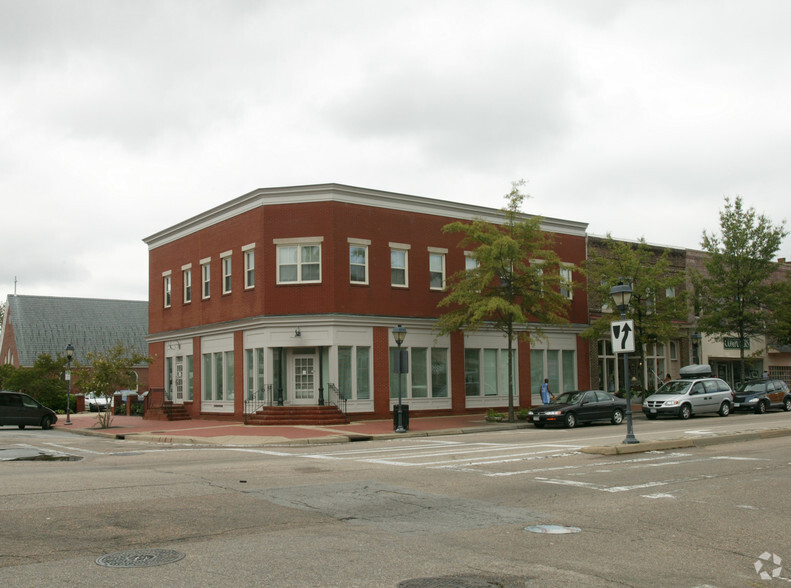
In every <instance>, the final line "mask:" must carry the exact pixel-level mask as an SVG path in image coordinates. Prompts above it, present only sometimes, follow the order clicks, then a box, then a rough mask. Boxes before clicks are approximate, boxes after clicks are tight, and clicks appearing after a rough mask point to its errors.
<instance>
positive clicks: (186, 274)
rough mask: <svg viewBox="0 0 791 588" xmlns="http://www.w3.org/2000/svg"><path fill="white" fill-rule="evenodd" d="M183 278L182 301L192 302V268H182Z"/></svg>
mask: <svg viewBox="0 0 791 588" xmlns="http://www.w3.org/2000/svg"><path fill="white" fill-rule="evenodd" d="M182 275H183V278H184V303H185V304H187V303H188V302H192V268H189V267H188V268H186V269H184V270H183V274H182Z"/></svg>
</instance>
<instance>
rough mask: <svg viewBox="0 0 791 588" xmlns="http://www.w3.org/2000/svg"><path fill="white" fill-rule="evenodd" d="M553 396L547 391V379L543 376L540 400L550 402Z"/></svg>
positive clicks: (545, 402)
mask: <svg viewBox="0 0 791 588" xmlns="http://www.w3.org/2000/svg"><path fill="white" fill-rule="evenodd" d="M554 399H555V397H554V396H553V395H552V392H550V391H549V380H548V379H546V378H544V383H543V384H541V402H543V403H544V404H550V402H551V401H552V400H554Z"/></svg>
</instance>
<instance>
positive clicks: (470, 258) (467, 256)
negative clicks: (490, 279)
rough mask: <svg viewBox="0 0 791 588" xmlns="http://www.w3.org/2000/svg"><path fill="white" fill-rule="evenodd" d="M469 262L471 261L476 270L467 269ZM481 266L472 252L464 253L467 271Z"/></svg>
mask: <svg viewBox="0 0 791 588" xmlns="http://www.w3.org/2000/svg"><path fill="white" fill-rule="evenodd" d="M468 261H471V262H472V263H474V264H475V267H474V268H469V267H467V262H468ZM480 266H481V264H480V263H478V260H477V259H475V258H474V257H473V252H472V251H465V252H464V269H465V270H467V271H469V270H471V269H478V268H479V267H480Z"/></svg>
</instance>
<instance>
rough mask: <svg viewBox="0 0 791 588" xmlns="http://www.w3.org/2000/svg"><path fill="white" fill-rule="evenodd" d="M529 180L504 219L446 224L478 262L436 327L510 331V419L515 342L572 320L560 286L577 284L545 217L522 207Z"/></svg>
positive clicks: (455, 280) (510, 199)
mask: <svg viewBox="0 0 791 588" xmlns="http://www.w3.org/2000/svg"><path fill="white" fill-rule="evenodd" d="M523 184H524V181H523V180H522V181H518V182H513V183H512V188H511V191H510V192H509V193H508V194H506V195H505V198H506V200H507V203H508V204H507V206H506V207H505V208H503V212H504V216H505V222H504V224H502V225H496V224H493V223H491V222H487V221H484V220H481V219H476V220H474V221H472V222H462V221H458V222H454V223H450V224H448V225H445V226H444V227H443V229H442V230H443V232H445V233H461V234H462V235H463V237H462V239H461V241H460V243H459V247H462V248H464V249H467V250H470V251H471V253H470V256H471V257H472V259H473V260H475V265H476V267H475V268H474V269H465V270H462V271H460V272H457V273H456V274H454V275H453V276H451V277H450V279H449V280H448V294H447V295H446V296H445V297H444V298H443V299H442V301H440V303H439V306H440V307H442V308H447V309H448V310H447V311H446V312H445V313H443V314H442V315H441V316H440V317H439V320H438V321H437V325H436V327H435V329H436V331H438V332H439V333H440V334H449V333H452V332H456V331H476V330H479V329H480V328H481V327H483V326H486V327H489V328H492V329H495V330H498V331H500V332H502V333H503V334H504V335H505V337H506V339H507V340H508V420H509V421H510V422H513V421H514V384H515V383H514V381H513V373H514V370H513V355H514V354H513V343H514V341H515V340H516V339H517V338H523V339H528V340H529V339H530V337H531V335H532V336H533V337H537V338H540V337H541V336H542V334H543V333H542V330H541V328H540V325H541V324H563V323H566V322H568V319H567V318H566V316H567V312H568V310H567V309H568V305H569V300H568V297H567V296H565V295H563V294H561V292H560V290H561V287H564V288H571V287H572V284H564V283H562V280H561V277H560V272H559V268H560V259H559V257H558V256H557V254H556V253H555V251H554V250H553V248H552V244H553V240H552V235H551V234H549V233H547V232H545V231H542V230H541V219H540V218H539V217H528V216H525V215H523V214H522V213H521V212H520V209H521V206H522V203H523V202H524V200H525V197H526V196H525V195H524V194H522V193H521V191H520V188H521V187H522V185H523ZM531 260H533V261H532V262H531ZM535 260H541V261H540V263H539V262H536V261H535ZM528 323H530V326H529V329H528Z"/></svg>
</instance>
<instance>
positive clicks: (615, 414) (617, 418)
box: [610, 408, 623, 425]
mask: <svg viewBox="0 0 791 588" xmlns="http://www.w3.org/2000/svg"><path fill="white" fill-rule="evenodd" d="M610 422H611V423H612V424H613V425H620V424H621V423H622V422H623V411H622V410H621V409H620V408H616V409H615V410H614V411H612V418H611V419H610Z"/></svg>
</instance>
